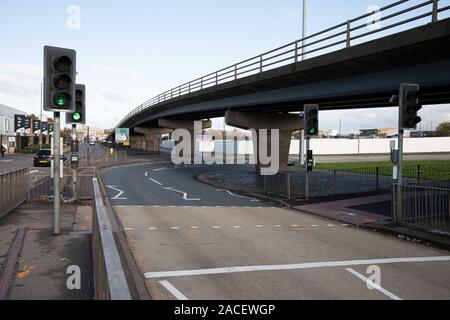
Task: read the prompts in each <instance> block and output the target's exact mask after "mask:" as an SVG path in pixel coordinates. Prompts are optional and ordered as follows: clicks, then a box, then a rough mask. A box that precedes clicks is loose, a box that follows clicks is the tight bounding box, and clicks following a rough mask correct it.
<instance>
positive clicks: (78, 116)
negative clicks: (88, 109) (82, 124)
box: [72, 112, 81, 121]
mask: <svg viewBox="0 0 450 320" xmlns="http://www.w3.org/2000/svg"><path fill="white" fill-rule="evenodd" d="M80 119H81V114H80V113H79V112H74V113H72V120H73V121H80Z"/></svg>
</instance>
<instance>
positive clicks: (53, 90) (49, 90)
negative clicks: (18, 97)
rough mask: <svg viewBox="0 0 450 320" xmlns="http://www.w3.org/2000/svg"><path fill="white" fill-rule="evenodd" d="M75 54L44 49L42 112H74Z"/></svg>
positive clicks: (67, 51) (68, 50)
mask: <svg viewBox="0 0 450 320" xmlns="http://www.w3.org/2000/svg"><path fill="white" fill-rule="evenodd" d="M75 82H76V52H75V50H71V49H64V48H57V47H50V46H45V47H44V110H45V111H51V112H72V111H74V110H75Z"/></svg>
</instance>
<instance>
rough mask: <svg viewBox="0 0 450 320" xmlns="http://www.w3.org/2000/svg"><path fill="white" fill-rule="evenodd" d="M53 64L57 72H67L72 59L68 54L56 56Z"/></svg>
mask: <svg viewBox="0 0 450 320" xmlns="http://www.w3.org/2000/svg"><path fill="white" fill-rule="evenodd" d="M53 66H54V68H55V70H56V71H58V72H67V71H69V70H70V67H72V59H70V58H69V57H68V56H62V57H58V58H56V59H55V60H54V61H53Z"/></svg>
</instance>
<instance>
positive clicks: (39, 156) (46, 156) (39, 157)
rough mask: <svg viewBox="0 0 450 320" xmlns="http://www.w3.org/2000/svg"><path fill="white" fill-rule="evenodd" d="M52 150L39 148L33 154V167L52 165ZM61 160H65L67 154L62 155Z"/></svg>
mask: <svg viewBox="0 0 450 320" xmlns="http://www.w3.org/2000/svg"><path fill="white" fill-rule="evenodd" d="M51 155H52V151H51V150H50V149H41V150H39V151H38V152H36V154H35V155H34V159H33V165H34V166H35V167H51V166H52V157H51ZM61 160H62V161H64V162H66V161H67V156H66V155H62V156H61Z"/></svg>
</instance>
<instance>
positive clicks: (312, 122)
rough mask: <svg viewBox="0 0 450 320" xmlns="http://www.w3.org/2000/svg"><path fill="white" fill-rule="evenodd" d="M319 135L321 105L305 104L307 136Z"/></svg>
mask: <svg viewBox="0 0 450 320" xmlns="http://www.w3.org/2000/svg"><path fill="white" fill-rule="evenodd" d="M318 135H319V106H318V105H316V104H314V105H305V136H307V137H317V136H318Z"/></svg>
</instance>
